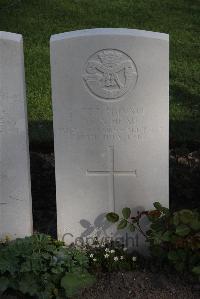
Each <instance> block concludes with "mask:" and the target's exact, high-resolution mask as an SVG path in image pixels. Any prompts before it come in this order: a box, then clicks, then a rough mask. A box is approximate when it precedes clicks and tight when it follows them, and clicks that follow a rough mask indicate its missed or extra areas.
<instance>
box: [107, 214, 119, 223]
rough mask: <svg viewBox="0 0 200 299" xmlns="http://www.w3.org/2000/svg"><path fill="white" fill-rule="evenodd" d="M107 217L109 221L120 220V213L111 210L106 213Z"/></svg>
mask: <svg viewBox="0 0 200 299" xmlns="http://www.w3.org/2000/svg"><path fill="white" fill-rule="evenodd" d="M106 219H107V220H108V221H109V222H112V223H115V222H117V221H119V215H118V214H116V213H114V212H111V213H108V214H107V215H106Z"/></svg>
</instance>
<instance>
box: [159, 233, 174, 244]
mask: <svg viewBox="0 0 200 299" xmlns="http://www.w3.org/2000/svg"><path fill="white" fill-rule="evenodd" d="M171 236H172V233H171V232H170V231H166V232H165V233H164V234H163V235H162V237H161V239H162V241H165V242H169V241H170V240H171Z"/></svg>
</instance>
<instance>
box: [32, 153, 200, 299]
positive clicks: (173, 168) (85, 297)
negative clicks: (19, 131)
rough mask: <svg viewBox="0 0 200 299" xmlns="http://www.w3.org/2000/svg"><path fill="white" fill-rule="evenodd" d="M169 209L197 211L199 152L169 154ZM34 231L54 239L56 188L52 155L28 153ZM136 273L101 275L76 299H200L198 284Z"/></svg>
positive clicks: (141, 272) (162, 275)
mask: <svg viewBox="0 0 200 299" xmlns="http://www.w3.org/2000/svg"><path fill="white" fill-rule="evenodd" d="M169 162H170V208H171V209H172V210H178V209H182V208H190V209H193V208H199V198H200V150H197V151H193V152H189V151H187V150H185V149H180V148H179V149H173V150H171V151H170V159H169ZM31 178H32V198H33V220H34V230H35V231H37V232H43V233H48V234H50V235H52V236H53V237H55V238H56V221H57V219H56V189H55V172H54V155H53V153H44V152H43V153H38V152H31ZM164 273H165V272H164V271H163V272H162V273H154V272H151V271H147V270H146V271H144V270H142V269H141V270H137V271H133V272H125V273H123V272H117V273H111V274H108V273H107V274H103V273H101V274H100V276H99V277H98V279H97V282H96V284H95V285H94V286H93V287H92V288H90V289H88V290H85V291H84V292H83V293H82V294H81V295H80V296H78V297H76V298H77V299H80V298H81V299H98V298H101V299H108V298H109V299H112V298H115V299H117V298H120V299H126V298H127V299H128V298H132V299H134V298H135V299H139V298H140V299H151V298H152V299H156V298H159V299H169V298H174V299H175V298H177V299H181V298H183V299H190V298H200V285H199V284H196V285H194V284H191V283H188V282H187V281H186V282H184V281H183V280H182V279H180V278H179V277H178V276H177V275H175V274H170V275H169V274H167V273H166V274H164Z"/></svg>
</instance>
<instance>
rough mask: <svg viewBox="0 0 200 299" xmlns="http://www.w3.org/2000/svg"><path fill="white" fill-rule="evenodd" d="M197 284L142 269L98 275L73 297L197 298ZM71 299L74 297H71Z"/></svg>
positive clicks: (198, 296)
mask: <svg viewBox="0 0 200 299" xmlns="http://www.w3.org/2000/svg"><path fill="white" fill-rule="evenodd" d="M198 288H199V286H198V285H193V286H192V285H189V284H188V283H185V284H184V282H183V281H182V280H181V279H180V278H179V277H177V276H174V275H170V276H167V275H164V274H162V273H151V272H146V271H134V272H124V273H123V272H117V273H111V274H110V275H108V274H101V276H100V277H99V279H98V280H97V282H96V284H95V285H94V286H93V287H92V288H89V289H87V290H85V291H84V292H82V294H81V295H80V296H76V297H75V298H76V299H112V298H115V299H130V298H131V299H170V298H171V299H193V298H194V299H197V298H198V299H199V298H200V293H199V291H198ZM75 298H74V299H75Z"/></svg>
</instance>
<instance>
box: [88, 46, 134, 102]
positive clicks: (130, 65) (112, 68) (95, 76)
mask: <svg viewBox="0 0 200 299" xmlns="http://www.w3.org/2000/svg"><path fill="white" fill-rule="evenodd" d="M137 77H138V74H137V69H136V65H135V63H134V62H133V60H132V59H131V58H130V57H129V56H128V55H127V54H125V53H123V52H122V51H119V50H115V49H106V50H101V51H98V52H96V53H95V54H93V55H92V56H90V57H89V59H88V61H87V63H86V66H85V70H84V75H83V79H84V81H85V83H86V85H87V87H88V88H89V90H90V91H91V92H92V93H93V94H94V95H96V96H97V97H99V98H102V99H106V100H114V99H119V98H120V97H122V96H123V95H124V94H126V93H127V92H128V91H129V89H130V88H131V87H133V88H134V87H135V85H136V82H137Z"/></svg>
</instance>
